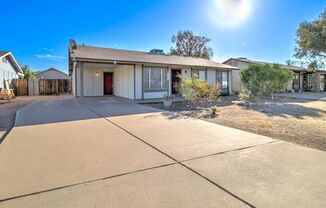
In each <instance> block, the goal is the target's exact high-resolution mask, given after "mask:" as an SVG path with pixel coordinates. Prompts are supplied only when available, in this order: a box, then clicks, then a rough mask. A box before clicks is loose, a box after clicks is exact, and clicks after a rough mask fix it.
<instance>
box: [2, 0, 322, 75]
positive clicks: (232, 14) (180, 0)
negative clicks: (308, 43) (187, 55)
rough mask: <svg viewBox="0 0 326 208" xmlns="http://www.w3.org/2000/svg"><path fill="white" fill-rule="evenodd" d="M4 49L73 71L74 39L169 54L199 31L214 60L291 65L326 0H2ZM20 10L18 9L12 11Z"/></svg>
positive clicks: (24, 59) (39, 65)
mask: <svg viewBox="0 0 326 208" xmlns="http://www.w3.org/2000/svg"><path fill="white" fill-rule="evenodd" d="M0 3H1V4H0V5H1V7H2V8H8V9H5V10H3V9H2V10H1V16H2V17H6V18H2V22H1V27H0V50H9V51H11V52H12V53H13V54H14V56H15V57H16V59H17V60H18V62H19V63H20V64H21V65H28V66H29V67H30V68H31V69H32V70H44V69H47V68H50V67H55V68H58V69H60V70H62V71H65V72H67V67H68V66H67V62H68V60H67V53H68V41H69V39H71V38H73V39H75V40H76V41H77V43H78V44H85V45H93V46H99V47H110V48H119V49H129V50H140V51H149V50H150V49H153V48H159V49H164V51H165V52H168V51H169V49H170V48H171V46H172V43H171V36H172V35H174V34H176V33H177V32H178V31H179V30H191V31H193V32H194V33H195V34H197V35H201V36H205V37H208V38H210V39H211V42H210V44H209V45H210V47H212V48H213V50H214V57H213V60H215V61H219V62H223V61H225V60H226V59H228V58H231V57H247V58H249V59H253V60H261V61H270V62H274V63H284V62H285V61H286V60H288V59H294V58H293V53H294V48H295V38H296V30H297V28H298V25H299V24H300V23H301V22H303V21H311V20H314V19H315V18H317V17H318V15H319V14H320V13H321V12H322V11H323V10H324V9H325V8H326V0H116V1H110V0H103V1H102V0H92V1H83V0H80V1H74V0H56V1H53V0H52V1H51V0H49V1H43V0H30V1H18V0H10V1H5V0H0ZM9 8H12V9H9Z"/></svg>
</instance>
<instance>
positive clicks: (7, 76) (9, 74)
mask: <svg viewBox="0 0 326 208" xmlns="http://www.w3.org/2000/svg"><path fill="white" fill-rule="evenodd" d="M5 59H6V62H3V60H2V58H0V89H3V88H4V80H9V84H10V85H11V87H13V86H12V79H18V74H17V72H16V71H15V68H14V66H13V65H12V64H11V62H10V60H9V59H8V58H7V57H5Z"/></svg>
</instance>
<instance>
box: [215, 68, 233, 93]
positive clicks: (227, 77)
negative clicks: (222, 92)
mask: <svg viewBox="0 0 326 208" xmlns="http://www.w3.org/2000/svg"><path fill="white" fill-rule="evenodd" d="M218 73H221V78H222V80H221V82H220V81H219V80H218V75H217V74H218ZM223 73H226V80H223ZM229 76H230V75H229V71H218V70H217V71H216V82H217V83H219V84H221V89H229V87H230V86H229V85H230V83H229ZM223 81H226V87H223Z"/></svg>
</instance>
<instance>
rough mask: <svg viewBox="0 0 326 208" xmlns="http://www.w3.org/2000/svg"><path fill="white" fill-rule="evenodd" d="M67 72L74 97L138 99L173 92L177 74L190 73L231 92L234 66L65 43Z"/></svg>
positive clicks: (180, 57) (71, 41) (156, 96)
mask: <svg viewBox="0 0 326 208" xmlns="http://www.w3.org/2000/svg"><path fill="white" fill-rule="evenodd" d="M68 54H69V58H68V59H69V75H70V76H72V87H73V94H74V95H75V96H78V97H79V96H81V97H82V96H104V95H115V96H119V97H124V98H129V99H134V100H141V99H155V98H163V97H164V95H171V94H176V93H177V92H176V90H175V89H174V84H175V83H176V82H178V81H179V79H178V76H177V75H178V74H181V75H182V76H184V77H190V76H192V75H194V74H196V75H198V77H199V78H200V79H205V80H208V82H210V83H216V82H220V83H221V84H222V86H223V88H225V89H227V90H229V92H230V93H231V92H232V87H231V86H232V85H231V82H232V79H231V77H232V70H233V69H235V67H232V66H229V65H225V64H221V63H217V62H215V61H210V60H206V59H201V58H191V57H182V56H174V55H166V54H164V53H163V51H162V50H157V49H153V50H151V51H150V52H141V51H130V50H120V49H112V48H100V47H93V46H84V45H77V44H76V42H75V41H74V40H70V42H69V53H68Z"/></svg>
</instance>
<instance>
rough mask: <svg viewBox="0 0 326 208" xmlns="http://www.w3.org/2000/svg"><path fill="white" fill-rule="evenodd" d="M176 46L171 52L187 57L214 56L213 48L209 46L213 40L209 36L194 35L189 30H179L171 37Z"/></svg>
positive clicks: (208, 57)
mask: <svg viewBox="0 0 326 208" xmlns="http://www.w3.org/2000/svg"><path fill="white" fill-rule="evenodd" d="M171 41H172V43H173V44H175V47H172V48H171V49H170V54H172V55H178V56H186V57H197V58H205V59H211V58H212V57H213V49H212V48H211V47H209V46H208V43H209V42H210V41H211V40H210V39H209V38H206V37H203V36H198V35H194V33H193V32H191V31H189V30H185V31H179V32H178V35H176V36H175V35H173V36H172V38H171Z"/></svg>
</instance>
